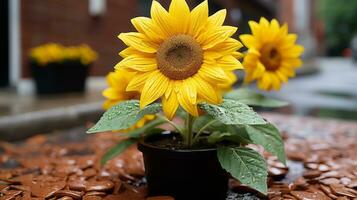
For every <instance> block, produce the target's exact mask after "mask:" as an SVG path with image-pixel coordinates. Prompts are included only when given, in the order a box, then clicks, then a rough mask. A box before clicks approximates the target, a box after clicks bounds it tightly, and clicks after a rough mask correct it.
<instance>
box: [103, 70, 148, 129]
mask: <svg viewBox="0 0 357 200" xmlns="http://www.w3.org/2000/svg"><path fill="white" fill-rule="evenodd" d="M134 76H135V73H133V72H129V71H127V70H125V69H117V70H116V71H115V72H110V73H109V74H108V75H107V77H106V79H107V83H108V85H109V87H108V88H107V89H105V90H104V91H103V96H104V97H105V98H106V101H105V102H104V104H103V108H104V109H109V108H111V107H112V106H114V105H115V104H117V103H119V102H121V101H125V100H130V99H139V97H140V94H139V93H138V92H127V91H126V87H127V86H128V83H129V81H130V80H131V79H132V78H133V77H134ZM154 118H155V116H154V115H146V116H144V118H142V119H141V120H139V121H138V122H137V123H136V124H134V125H133V126H132V127H130V128H128V129H126V130H124V131H123V132H126V131H130V130H134V129H136V128H140V127H142V126H143V125H144V124H145V123H146V122H148V121H150V120H152V119H154Z"/></svg>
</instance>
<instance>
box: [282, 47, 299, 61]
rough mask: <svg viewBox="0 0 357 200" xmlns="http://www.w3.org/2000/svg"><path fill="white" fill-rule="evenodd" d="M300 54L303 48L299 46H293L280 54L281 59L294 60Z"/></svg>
mask: <svg viewBox="0 0 357 200" xmlns="http://www.w3.org/2000/svg"><path fill="white" fill-rule="evenodd" d="M302 52H304V47H303V46H300V45H294V46H292V47H291V48H289V49H286V51H284V52H283V53H282V57H283V58H296V57H299V56H300V55H301V54H302Z"/></svg>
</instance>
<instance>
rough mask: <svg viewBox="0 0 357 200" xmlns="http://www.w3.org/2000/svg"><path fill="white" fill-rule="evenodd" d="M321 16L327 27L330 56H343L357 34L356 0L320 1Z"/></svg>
mask: <svg viewBox="0 0 357 200" xmlns="http://www.w3.org/2000/svg"><path fill="white" fill-rule="evenodd" d="M320 14H321V17H322V19H323V20H324V22H325V25H326V27H325V28H326V36H327V38H326V39H327V41H326V42H327V48H328V54H329V55H334V56H335V55H341V52H342V51H343V49H345V48H347V47H349V46H350V41H351V39H352V37H353V36H354V35H355V34H357V1H356V0H343V1H341V0H320Z"/></svg>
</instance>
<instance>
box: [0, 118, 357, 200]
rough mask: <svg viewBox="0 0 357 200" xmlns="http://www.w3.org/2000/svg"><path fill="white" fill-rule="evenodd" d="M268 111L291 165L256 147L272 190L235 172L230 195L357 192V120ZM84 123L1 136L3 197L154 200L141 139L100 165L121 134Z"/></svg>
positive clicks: (307, 196) (332, 195)
mask: <svg viewBox="0 0 357 200" xmlns="http://www.w3.org/2000/svg"><path fill="white" fill-rule="evenodd" d="M264 115H265V118H267V119H268V120H269V121H271V122H273V123H275V124H277V125H278V127H279V128H280V130H281V131H282V133H283V136H284V140H285V147H286V153H287V157H288V159H289V161H288V166H287V167H285V166H283V165H282V164H281V163H279V162H278V161H277V160H276V158H275V157H272V156H271V155H270V154H268V153H266V152H264V150H263V149H262V148H261V147H259V146H250V147H251V148H254V149H256V150H257V151H259V152H260V153H262V154H263V155H264V156H265V157H266V158H267V160H268V165H269V193H268V196H263V195H262V194H259V193H257V192H256V191H254V190H252V189H250V188H248V187H246V186H244V185H241V184H240V183H239V182H238V181H236V180H234V179H231V180H230V183H229V185H230V188H231V190H230V192H229V193H228V195H227V199H230V200H236V199H237V200H238V199H246V200H249V199H261V198H269V199H354V198H357V171H356V169H357V155H356V152H357V143H356V141H357V123H353V122H347V121H336V120H321V119H316V118H305V117H294V116H284V115H276V114H264ZM88 126H90V124H88ZM85 130H86V127H83V126H82V127H77V128H73V129H70V130H67V131H60V132H54V133H51V134H47V135H38V136H35V137H32V138H29V139H27V140H25V141H22V142H18V143H16V144H14V143H12V144H10V143H6V142H1V143H0V149H1V151H2V153H1V154H0V180H1V182H0V196H1V197H0V198H2V199H13V198H15V197H17V198H20V197H21V198H24V199H26V198H30V197H32V198H38V199H39V198H46V199H80V198H82V199H134V200H135V199H137V200H145V199H147V197H146V189H145V178H144V167H143V161H142V155H141V153H140V152H138V151H137V150H136V148H135V146H133V147H131V148H130V149H129V150H128V151H126V152H125V153H123V154H122V155H121V156H118V157H116V158H115V159H113V160H111V161H110V162H108V163H107V164H106V165H105V166H103V167H101V166H100V163H99V160H100V158H101V155H103V152H104V151H105V149H107V148H108V147H110V146H112V145H114V144H115V143H116V142H117V141H120V140H121V138H120V136H117V135H115V134H113V133H104V134H97V135H91V136H87V135H86V134H84V132H85ZM157 199H161V200H164V199H166V200H169V199H172V198H169V197H157Z"/></svg>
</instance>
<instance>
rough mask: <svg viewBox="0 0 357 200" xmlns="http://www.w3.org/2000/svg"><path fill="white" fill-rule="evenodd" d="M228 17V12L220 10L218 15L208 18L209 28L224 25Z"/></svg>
mask: <svg viewBox="0 0 357 200" xmlns="http://www.w3.org/2000/svg"><path fill="white" fill-rule="evenodd" d="M226 15H227V10H226V9H223V10H220V11H218V12H216V13H214V14H213V15H211V16H210V17H209V18H208V26H209V27H207V28H216V27H220V26H222V25H223V23H224V20H225V19H226Z"/></svg>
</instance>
